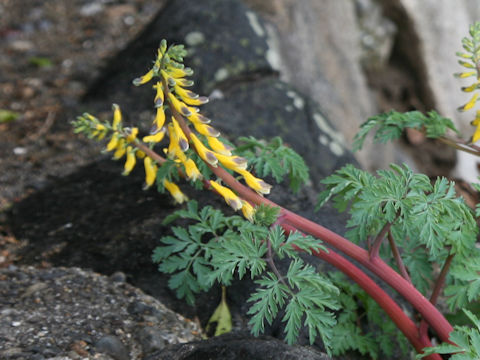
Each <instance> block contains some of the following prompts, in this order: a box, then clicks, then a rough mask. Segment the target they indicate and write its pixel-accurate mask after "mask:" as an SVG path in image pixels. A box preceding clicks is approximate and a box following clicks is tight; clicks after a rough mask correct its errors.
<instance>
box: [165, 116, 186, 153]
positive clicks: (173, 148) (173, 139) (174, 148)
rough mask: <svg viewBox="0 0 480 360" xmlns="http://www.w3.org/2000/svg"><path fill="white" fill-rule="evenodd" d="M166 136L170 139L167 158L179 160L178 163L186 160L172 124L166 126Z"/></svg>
mask: <svg viewBox="0 0 480 360" xmlns="http://www.w3.org/2000/svg"><path fill="white" fill-rule="evenodd" d="M168 136H169V137H170V144H169V145H168V150H167V153H168V156H169V158H171V159H179V160H180V161H183V160H186V156H185V154H184V153H183V151H182V149H181V148H180V144H179V143H178V136H177V133H176V132H175V129H174V125H173V124H172V123H170V124H168Z"/></svg>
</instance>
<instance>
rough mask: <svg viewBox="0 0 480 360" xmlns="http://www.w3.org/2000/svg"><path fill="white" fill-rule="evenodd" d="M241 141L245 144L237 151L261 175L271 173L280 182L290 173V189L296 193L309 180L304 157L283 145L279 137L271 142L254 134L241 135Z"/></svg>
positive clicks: (264, 175)
mask: <svg viewBox="0 0 480 360" xmlns="http://www.w3.org/2000/svg"><path fill="white" fill-rule="evenodd" d="M240 141H241V142H242V143H243V144H242V145H240V146H238V147H237V148H236V153H238V154H239V155H241V156H243V157H245V158H246V159H247V160H248V163H249V164H251V165H253V167H254V169H255V172H256V173H257V174H258V175H259V176H260V177H266V176H269V175H271V176H273V177H274V178H275V181H276V182H277V183H280V182H282V181H283V180H284V178H285V177H286V176H287V175H288V179H289V186H290V189H291V190H292V191H293V192H295V193H296V192H298V191H299V190H300V187H301V186H302V185H303V184H305V183H306V182H307V181H308V180H309V174H308V167H307V165H306V164H305V162H304V161H303V159H302V157H301V156H300V155H298V154H297V153H296V152H295V151H294V150H293V149H291V148H289V147H287V146H285V145H283V142H282V140H281V139H280V138H279V137H275V138H273V139H272V140H271V141H270V142H269V143H266V142H264V141H260V140H257V139H255V138H254V137H252V136H250V137H248V138H246V137H241V138H240Z"/></svg>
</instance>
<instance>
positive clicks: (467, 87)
mask: <svg viewBox="0 0 480 360" xmlns="http://www.w3.org/2000/svg"><path fill="white" fill-rule="evenodd" d="M479 84H480V82H479V81H477V82H475V83H473V84H472V85H470V86H466V87H462V91H465V92H472V91H473V90H475V89H477V88H478V85H479Z"/></svg>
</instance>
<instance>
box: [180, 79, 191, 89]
mask: <svg viewBox="0 0 480 360" xmlns="http://www.w3.org/2000/svg"><path fill="white" fill-rule="evenodd" d="M175 83H176V84H178V85H180V86H181V87H190V86H193V84H194V82H193V81H192V80H188V79H175Z"/></svg>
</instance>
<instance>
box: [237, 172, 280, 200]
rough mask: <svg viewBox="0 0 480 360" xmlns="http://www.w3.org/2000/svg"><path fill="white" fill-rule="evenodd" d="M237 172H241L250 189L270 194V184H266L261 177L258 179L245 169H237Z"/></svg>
mask: <svg viewBox="0 0 480 360" xmlns="http://www.w3.org/2000/svg"><path fill="white" fill-rule="evenodd" d="M239 173H240V174H242V176H243V178H244V179H245V182H246V183H247V185H248V186H249V187H250V188H251V189H253V190H255V191H256V192H258V193H261V194H270V189H271V188H272V185H270V184H267V183H266V182H265V181H263V180H262V179H259V178H257V177H255V176H253V175H252V174H251V173H250V172H248V171H247V170H244V171H239Z"/></svg>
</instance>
